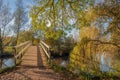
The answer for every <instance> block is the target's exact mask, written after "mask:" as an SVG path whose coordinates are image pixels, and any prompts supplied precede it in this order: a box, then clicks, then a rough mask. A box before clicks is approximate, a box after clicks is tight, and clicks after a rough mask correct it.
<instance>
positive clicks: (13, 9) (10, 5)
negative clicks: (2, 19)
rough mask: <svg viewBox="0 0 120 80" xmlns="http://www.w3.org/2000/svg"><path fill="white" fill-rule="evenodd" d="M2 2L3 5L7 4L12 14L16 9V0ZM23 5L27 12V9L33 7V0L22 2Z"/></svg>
mask: <svg viewBox="0 0 120 80" xmlns="http://www.w3.org/2000/svg"><path fill="white" fill-rule="evenodd" d="M3 1H4V4H7V3H8V4H9V7H10V11H11V12H12V13H13V12H14V11H15V9H16V5H15V3H16V1H17V0H3ZM23 4H24V6H25V9H26V10H29V7H30V6H32V5H33V0H23Z"/></svg>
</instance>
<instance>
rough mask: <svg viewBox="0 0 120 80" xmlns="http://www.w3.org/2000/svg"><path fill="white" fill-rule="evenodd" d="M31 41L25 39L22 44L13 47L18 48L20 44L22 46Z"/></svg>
mask: <svg viewBox="0 0 120 80" xmlns="http://www.w3.org/2000/svg"><path fill="white" fill-rule="evenodd" d="M30 42H31V41H26V42H24V43H22V44H20V45H17V46H14V48H20V47H22V46H24V45H26V44H28V43H30Z"/></svg>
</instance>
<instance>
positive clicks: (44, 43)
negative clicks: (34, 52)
mask: <svg viewBox="0 0 120 80" xmlns="http://www.w3.org/2000/svg"><path fill="white" fill-rule="evenodd" d="M40 43H42V44H43V45H44V46H45V47H46V48H48V49H49V48H50V47H49V46H48V45H47V44H46V43H44V42H43V41H40Z"/></svg>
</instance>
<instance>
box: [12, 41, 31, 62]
mask: <svg viewBox="0 0 120 80" xmlns="http://www.w3.org/2000/svg"><path fill="white" fill-rule="evenodd" d="M31 44H32V43H31V41H26V42H24V43H22V44H20V45H17V46H14V47H13V49H14V58H15V63H17V60H20V59H21V58H22V56H23V55H24V53H25V51H26V50H27V49H28V47H29V46H30V45H31Z"/></svg>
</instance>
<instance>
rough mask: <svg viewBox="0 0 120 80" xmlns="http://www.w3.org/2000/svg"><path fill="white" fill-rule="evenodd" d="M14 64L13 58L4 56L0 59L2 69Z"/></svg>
mask: <svg viewBox="0 0 120 80" xmlns="http://www.w3.org/2000/svg"><path fill="white" fill-rule="evenodd" d="M13 66H15V60H14V58H5V59H3V60H2V67H1V68H2V69H4V68H7V67H13Z"/></svg>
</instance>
